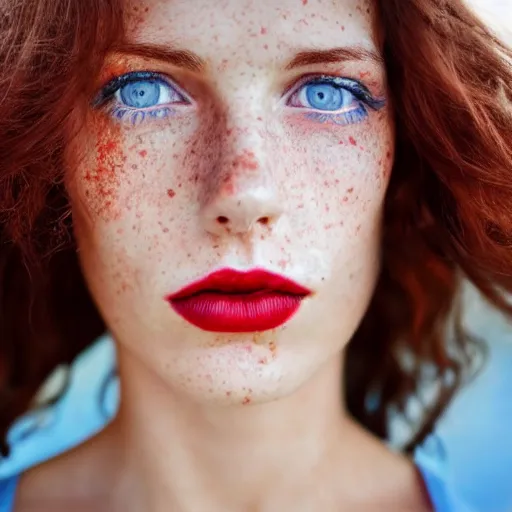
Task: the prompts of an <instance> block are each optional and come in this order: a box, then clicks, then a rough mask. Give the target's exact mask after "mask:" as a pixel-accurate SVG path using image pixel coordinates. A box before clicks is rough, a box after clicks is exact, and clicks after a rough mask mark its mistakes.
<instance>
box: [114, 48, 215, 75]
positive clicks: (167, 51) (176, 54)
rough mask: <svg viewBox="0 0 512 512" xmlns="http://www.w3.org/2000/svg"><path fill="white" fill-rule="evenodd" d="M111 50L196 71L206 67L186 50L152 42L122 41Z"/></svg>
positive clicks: (199, 59) (196, 56)
mask: <svg viewBox="0 0 512 512" xmlns="http://www.w3.org/2000/svg"><path fill="white" fill-rule="evenodd" d="M112 52H114V53H118V54H124V55H137V56H139V57H145V58H148V59H154V60H161V61H164V62H167V63H169V64H173V65H174V66H177V67H180V68H184V69H188V70H189V71H193V72H195V73H198V72H200V71H202V70H203V69H204V68H205V67H206V63H205V61H204V60H203V59H201V57H199V56H198V55H196V54H195V53H193V52H190V51H188V50H182V49H177V48H172V47H169V46H167V45H165V46H164V45H160V44H152V43H122V44H117V45H116V46H114V47H113V48H112Z"/></svg>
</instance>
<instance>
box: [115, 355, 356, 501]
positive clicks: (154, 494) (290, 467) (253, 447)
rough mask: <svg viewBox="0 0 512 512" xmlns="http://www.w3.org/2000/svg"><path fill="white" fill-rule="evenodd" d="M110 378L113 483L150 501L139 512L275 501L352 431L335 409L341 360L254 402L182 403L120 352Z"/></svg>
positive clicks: (320, 465) (322, 463) (318, 468)
mask: <svg viewBox="0 0 512 512" xmlns="http://www.w3.org/2000/svg"><path fill="white" fill-rule="evenodd" d="M124 375H129V376H130V377H129V379H128V378H127V379H125V378H124ZM120 376H121V389H122V390H123V397H122V401H121V408H120V411H119V414H118V417H117V419H116V421H115V422H114V424H113V425H112V427H111V430H113V431H115V432H116V435H115V436H114V437H115V438H116V439H117V440H118V443H119V449H120V450H122V451H121V453H123V454H124V455H123V465H122V466H123V473H124V475H123V476H124V478H123V480H124V481H125V482H129V484H128V485H129V488H130V489H133V488H134V486H135V487H138V488H139V490H140V491H139V492H138V493H137V494H138V495H142V496H147V497H151V498H150V499H149V498H148V501H149V503H148V502H146V503H144V505H145V506H144V507H143V509H144V510H169V509H172V510H174V509H177V510H216V509H218V510H224V511H225V510H243V509H247V508H248V507H250V506H258V507H260V506H263V505H264V503H263V502H267V504H268V501H272V502H273V503H274V504H276V503H277V502H282V500H283V499H284V496H285V495H286V496H288V498H289V497H290V491H291V490H293V489H294V487H295V485H297V486H298V487H300V486H301V485H302V486H303V483H304V482H305V481H306V482H310V481H311V475H312V473H313V470H314V471H315V474H319V473H318V472H322V471H323V469H325V470H326V471H329V468H327V467H325V468H323V466H327V465H329V462H328V461H329V460H332V453H333V450H337V449H338V448H339V444H340V439H344V440H345V442H346V443H350V437H351V436H350V435H348V433H349V432H351V431H352V430H353V429H354V427H353V424H352V422H351V421H350V420H349V419H348V418H347V417H346V416H345V414H344V413H343V409H342V397H341V377H342V361H341V357H340V358H335V359H334V360H332V361H331V362H329V363H327V364H326V367H325V368H323V369H322V370H321V371H320V372H318V374H317V375H316V376H315V377H314V378H313V379H310V380H309V381H308V383H307V385H305V386H303V387H302V388H301V389H299V390H297V391H296V392H294V393H293V394H291V395H289V396H287V397H284V398H281V399H279V400H276V401H273V402H270V403H266V404H260V405H245V406H242V405H240V406H232V407H228V406H211V405H204V404H198V403H194V402H191V401H190V400H187V399H186V398H184V397H183V396H182V395H180V394H178V393H174V392H173V390H172V389H169V387H168V386H166V384H165V383H163V382H162V381H161V380H160V379H159V378H158V377H157V376H155V375H154V374H150V373H149V372H147V371H145V370H144V369H143V368H141V364H140V363H139V362H138V361H136V360H135V359H132V358H130V356H127V355H125V354H122V355H121V357H120ZM148 418H151V421H148ZM280 489H281V490H282V492H280V491H279V490H280ZM280 494H282V495H280ZM170 504H173V505H174V506H170ZM215 504H216V506H215ZM141 505H142V504H141ZM290 505H291V504H288V505H287V506H290ZM284 506H285V505H284V504H282V503H281V505H280V506H278V507H277V508H275V509H276V510H278V509H283V507H284ZM272 508H273V509H274V507H272ZM287 509H290V510H292V509H293V507H292V508H287Z"/></svg>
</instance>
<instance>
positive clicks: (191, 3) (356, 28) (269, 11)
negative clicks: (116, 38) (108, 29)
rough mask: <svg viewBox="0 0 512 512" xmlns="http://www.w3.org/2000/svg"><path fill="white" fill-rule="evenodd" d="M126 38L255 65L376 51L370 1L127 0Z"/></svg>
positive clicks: (376, 24) (375, 22) (374, 24)
mask: <svg viewBox="0 0 512 512" xmlns="http://www.w3.org/2000/svg"><path fill="white" fill-rule="evenodd" d="M126 16H127V39H128V40H130V41H133V42H146V43H147V42H149V43H158V44H167V45H169V46H173V47H179V48H183V49H188V50H192V51H193V52H194V53H196V54H199V55H200V56H201V57H202V58H204V59H205V60H207V61H208V60H212V61H215V59H219V58H221V57H225V56H226V54H229V55H230V56H231V58H236V57H237V56H238V57H239V58H240V59H243V60H244V61H247V60H250V61H252V60H253V59H254V60H255V61H257V60H258V59H261V58H262V57H263V56H264V55H265V54H266V55H268V56H269V57H271V58H277V57H278V56H282V57H284V58H286V57H289V55H290V54H291V53H293V52H295V51H300V50H301V49H310V48H315V49H327V48H330V47H342V46H355V45H357V46H359V47H363V48H366V49H368V50H375V49H378V46H379V44H378V41H377V33H378V30H377V26H378V20H377V10H376V6H375V2H374V0H224V1H215V0H143V1H137V0H127V6H126Z"/></svg>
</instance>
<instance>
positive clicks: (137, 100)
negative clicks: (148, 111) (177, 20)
mask: <svg viewBox="0 0 512 512" xmlns="http://www.w3.org/2000/svg"><path fill="white" fill-rule="evenodd" d="M162 89H163V84H160V83H158V82H156V81H154V80H140V81H138V82H132V83H129V84H126V85H125V86H123V87H121V89H119V99H121V101H122V102H123V103H124V104H125V105H126V106H127V107H132V108H149V107H154V106H155V105H158V103H159V101H160V97H161V96H162Z"/></svg>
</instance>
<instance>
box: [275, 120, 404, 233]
mask: <svg viewBox="0 0 512 512" xmlns="http://www.w3.org/2000/svg"><path fill="white" fill-rule="evenodd" d="M298 128H299V129H295V127H294V133H293V134H291V135H290V136H289V139H290V140H292V141H294V142H293V143H292V145H290V147H288V148H287V149H286V151H285V152H284V160H285V161H288V162H289V163H288V164H286V169H287V176H286V180H285V185H286V189H287V190H288V191H290V190H291V192H292V195H293V196H295V200H296V201H298V202H299V204H298V208H299V209H304V208H307V205H308V204H311V205H313V209H312V210H311V212H310V214H312V222H315V223H319V222H323V225H324V226H323V228H324V230H330V229H333V228H334V227H336V226H340V227H343V226H347V225H350V222H351V221H354V220H356V219H360V221H361V222H364V218H365V215H366V214H368V216H369V217H370V216H372V214H373V213H376V212H378V211H379V210H380V209H381V207H382V204H383V200H384V196H385V192H386V188H387V184H388V181H389V177H390V173H391V169H392V165H393V155H394V132H393V128H392V124H391V123H390V121H389V119H388V116H386V115H381V114H380V113H378V114H376V115H374V118H373V119H371V121H369V122H365V123H361V124H359V125H353V126H343V127H336V126H332V124H330V123H329V122H326V123H325V124H321V123H320V124H319V123H315V122H311V121H310V120H308V121H307V122H306V123H303V124H301V125H299V126H298ZM291 184H293V185H291ZM288 193H289V192H288ZM347 223H348V224H347Z"/></svg>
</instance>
